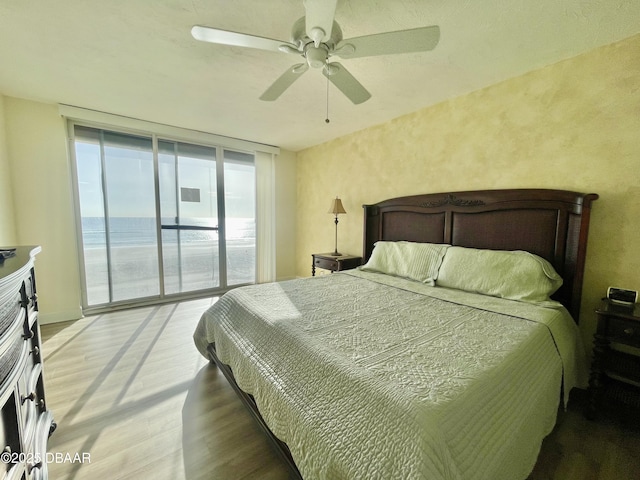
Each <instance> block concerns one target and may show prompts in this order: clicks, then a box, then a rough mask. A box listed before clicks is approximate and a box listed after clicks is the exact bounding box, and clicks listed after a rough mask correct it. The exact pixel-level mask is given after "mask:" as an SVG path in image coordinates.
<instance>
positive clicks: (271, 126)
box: [0, 0, 640, 151]
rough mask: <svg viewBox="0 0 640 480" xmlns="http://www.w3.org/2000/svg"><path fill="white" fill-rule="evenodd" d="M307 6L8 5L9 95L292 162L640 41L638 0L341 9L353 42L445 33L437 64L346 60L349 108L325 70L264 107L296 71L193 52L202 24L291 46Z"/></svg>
mask: <svg viewBox="0 0 640 480" xmlns="http://www.w3.org/2000/svg"><path fill="white" fill-rule="evenodd" d="M303 15H304V8H303V4H302V0H270V1H267V0H262V1H258V0H233V1H232V0H172V1H170V0H155V1H149V0H109V1H105V0H30V1H25V0H23V1H9V0H2V1H0V93H2V94H5V95H9V96H14V97H21V98H27V99H33V100H37V101H41V102H51V103H64V104H68V105H74V106H79V107H84V108H89V109H94V110H99V111H103V112H108V113H113V114H118V115H124V116H128V117H134V118H139V119H143V120H150V121H154V122H158V123H164V124H168V125H175V126H180V127H186V128H190V129H194V130H201V131H207V132H211V133H215V134H218V135H226V136H230V137H236V138H242V139H246V140H251V141H256V142H261V143H266V144H270V145H276V146H279V147H282V148H286V149H289V150H293V151H297V150H300V149H303V148H305V147H309V146H312V145H315V144H319V143H322V142H325V141H328V140H330V139H332V138H336V137H339V136H342V135H344V134H347V133H349V132H353V131H357V130H361V129H363V128H366V127H368V126H371V125H375V124H379V123H382V122H385V121H387V120H390V119H392V118H395V117H398V116H400V115H402V114H405V113H409V112H412V111H415V110H418V109H420V108H423V107H426V106H429V105H433V104H435V103H438V102H441V101H443V100H446V99H448V98H451V97H455V96H458V95H462V94H465V93H468V92H471V91H474V90H477V89H480V88H483V87H485V86H488V85H491V84H493V83H497V82H500V81H502V80H505V79H507V78H511V77H515V76H518V75H521V74H523V73H525V72H527V71H530V70H534V69H537V68H540V67H543V66H545V65H548V64H551V63H555V62H558V61H560V60H563V59H565V58H569V57H573V56H576V55H578V54H580V53H583V52H586V51H588V50H591V49H593V48H596V47H598V46H601V45H605V44H609V43H613V42H615V41H618V40H621V39H623V38H626V37H630V36H632V35H634V34H636V33H639V32H640V1H637V0H633V1H629V0H538V1H533V0H499V1H488V0H485V1H471V0H394V1H382V0H339V1H338V7H337V10H336V20H337V22H338V23H339V24H340V26H341V28H342V31H343V34H344V37H345V38H350V37H356V36H361V35H368V34H373V33H380V32H386V31H392V30H401V29H409V28H416V27H420V26H426V25H439V26H440V28H441V39H440V43H439V45H438V46H437V47H436V49H435V50H433V51H432V52H426V53H413V54H405V55H395V56H380V57H369V58H358V59H351V60H342V63H343V64H344V65H345V66H346V67H347V68H348V69H349V71H350V72H351V73H352V74H353V75H354V76H355V77H356V78H357V79H358V80H359V81H360V82H361V83H362V84H363V85H364V86H365V87H366V88H367V89H368V90H369V91H370V92H371V94H372V98H371V99H370V100H369V101H367V102H365V103H363V104H361V105H357V106H356V105H353V104H351V103H350V102H349V101H348V100H347V99H346V98H344V97H343V96H342V94H341V93H340V92H339V91H338V90H336V89H335V88H334V87H333V86H331V87H330V88H329V98H328V105H329V118H330V119H331V122H330V123H328V124H327V123H325V118H326V109H327V82H326V78H325V77H323V76H322V75H321V73H320V72H319V71H315V70H313V71H310V72H308V73H307V74H305V75H304V76H303V77H302V78H301V79H299V80H298V81H297V82H296V83H295V84H294V85H293V86H292V87H291V88H290V89H289V90H287V91H286V92H285V93H284V94H283V95H282V96H281V97H280V98H279V99H278V100H277V101H276V102H263V101H260V100H258V97H259V96H260V95H261V94H262V93H263V91H264V90H265V89H266V88H267V87H268V86H269V85H270V84H271V83H272V82H273V81H274V80H275V79H276V78H277V77H278V76H279V75H280V74H282V73H283V72H284V71H285V69H286V68H287V67H289V66H290V65H292V64H294V63H298V62H299V61H300V59H298V58H296V57H295V56H292V55H286V54H283V53H279V52H262V51H258V50H252V49H243V48H240V47H229V46H223V45H213V44H207V43H203V42H198V41H196V40H194V39H193V38H192V37H191V34H190V29H191V27H192V25H194V24H200V25H207V26H211V27H216V28H222V29H227V30H234V31H239V32H244V33H250V34H254V35H259V36H263V37H269V38H276V39H282V40H289V34H290V29H291V26H292V24H293V23H294V22H295V21H296V20H297V19H298V18H300V17H302V16H303Z"/></svg>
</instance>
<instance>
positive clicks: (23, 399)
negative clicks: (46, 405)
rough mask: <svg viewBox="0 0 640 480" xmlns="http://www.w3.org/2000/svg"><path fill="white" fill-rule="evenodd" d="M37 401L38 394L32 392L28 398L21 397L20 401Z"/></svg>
mask: <svg viewBox="0 0 640 480" xmlns="http://www.w3.org/2000/svg"><path fill="white" fill-rule="evenodd" d="M35 399H36V392H31V393H30V394H29V395H27V396H26V397H25V396H24V395H22V396H21V397H20V400H22V403H24V402H26V401H27V400H31V401H32V402H33V401H34V400H35Z"/></svg>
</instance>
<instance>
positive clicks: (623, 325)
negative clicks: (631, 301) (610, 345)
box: [607, 318, 640, 347]
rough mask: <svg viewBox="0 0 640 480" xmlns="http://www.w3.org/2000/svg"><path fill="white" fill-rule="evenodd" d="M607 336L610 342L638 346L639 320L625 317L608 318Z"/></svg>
mask: <svg viewBox="0 0 640 480" xmlns="http://www.w3.org/2000/svg"><path fill="white" fill-rule="evenodd" d="M607 336H608V337H609V338H610V339H611V341H612V342H615V343H623V344H625V345H632V346H634V347H640V322H637V321H635V320H627V319H625V318H610V319H609V326H608V329H607Z"/></svg>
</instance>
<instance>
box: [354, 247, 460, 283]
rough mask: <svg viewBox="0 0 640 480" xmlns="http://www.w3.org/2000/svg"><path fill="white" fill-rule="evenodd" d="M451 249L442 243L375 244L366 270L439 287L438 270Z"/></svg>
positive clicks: (363, 268)
mask: <svg viewBox="0 0 640 480" xmlns="http://www.w3.org/2000/svg"><path fill="white" fill-rule="evenodd" d="M448 247H449V245H444V244H439V243H417V242H404V241H401V242H385V241H380V242H376V243H375V247H374V248H373V252H372V253H371V257H370V258H369V261H368V262H367V263H366V264H365V265H363V266H362V270H364V271H371V272H379V273H386V274H388V275H394V276H396V277H404V278H409V279H411V280H416V281H418V282H423V283H426V284H428V285H435V280H436V278H437V277H438V269H439V268H440V264H441V263H442V258H443V257H444V254H445V252H446V251H447V248H448Z"/></svg>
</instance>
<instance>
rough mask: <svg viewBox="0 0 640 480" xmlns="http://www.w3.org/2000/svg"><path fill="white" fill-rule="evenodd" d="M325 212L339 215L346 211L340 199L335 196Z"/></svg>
mask: <svg viewBox="0 0 640 480" xmlns="http://www.w3.org/2000/svg"><path fill="white" fill-rule="evenodd" d="M327 213H331V214H333V215H340V214H341V213H347V212H346V210H345V209H344V207H343V206H342V200H340V199H339V198H338V197H336V198H334V199H333V200H332V201H331V208H330V209H329V212H327Z"/></svg>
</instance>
